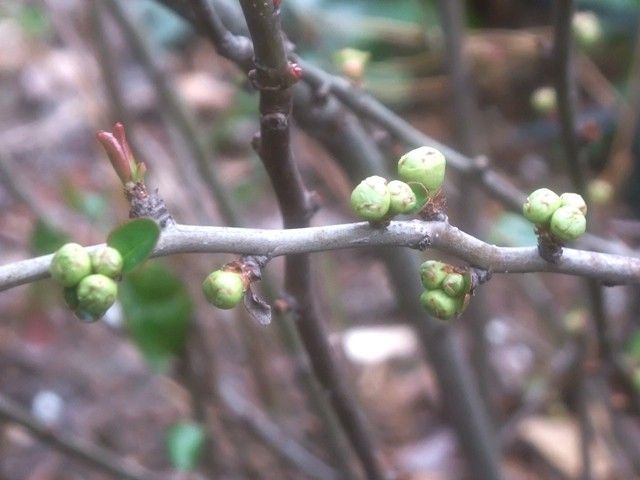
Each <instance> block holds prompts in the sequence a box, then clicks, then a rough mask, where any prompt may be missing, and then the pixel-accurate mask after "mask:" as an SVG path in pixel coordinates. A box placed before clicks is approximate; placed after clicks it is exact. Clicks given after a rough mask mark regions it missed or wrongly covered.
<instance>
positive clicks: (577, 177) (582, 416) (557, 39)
mask: <svg viewBox="0 0 640 480" xmlns="http://www.w3.org/2000/svg"><path fill="white" fill-rule="evenodd" d="M574 10H575V4H574V2H573V0H559V1H558V2H556V10H555V20H554V21H555V23H554V43H553V61H554V62H555V63H554V74H555V78H554V81H555V88H556V94H557V99H558V117H559V120H560V134H561V139H562V148H563V150H564V157H565V165H566V168H567V171H568V173H569V176H570V177H571V183H572V185H573V188H575V189H576V190H577V192H578V193H579V194H580V195H583V196H585V195H586V183H585V174H584V167H583V165H582V164H581V160H580V147H579V144H578V138H577V136H576V120H575V102H576V96H577V92H576V87H575V80H574V63H573V57H572V50H573V48H572V47H573V41H572V29H571V22H572V19H573V13H574ZM583 285H584V288H585V290H586V293H587V294H588V296H589V299H590V302H591V315H592V316H593V319H594V322H595V325H596V330H597V334H598V343H599V347H600V355H602V356H603V357H604V358H606V359H609V358H610V356H611V354H612V353H613V351H612V349H611V344H610V342H609V337H608V335H609V334H608V331H607V319H606V313H605V310H604V298H603V294H602V287H600V285H598V283H597V282H595V281H593V280H585V281H583ZM581 360H582V362H581V363H580V365H579V366H578V377H579V378H578V382H577V385H578V386H577V390H578V391H577V398H576V402H577V403H576V409H577V415H578V419H579V423H580V432H581V435H580V439H581V454H582V467H583V471H582V477H583V478H584V479H585V480H588V479H590V478H591V477H592V474H591V459H590V455H589V447H590V444H591V435H590V433H589V431H590V430H591V428H592V426H591V423H590V420H589V417H588V413H587V398H586V395H584V394H583V393H584V390H585V382H586V375H587V373H586V372H585V369H584V360H585V358H584V356H582V358H581Z"/></svg>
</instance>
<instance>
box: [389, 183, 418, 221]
mask: <svg viewBox="0 0 640 480" xmlns="http://www.w3.org/2000/svg"><path fill="white" fill-rule="evenodd" d="M387 188H388V189H389V194H390V195H391V203H390V205H389V211H390V212H391V213H409V212H410V211H411V210H413V209H414V207H415V206H416V194H415V193H413V190H411V187H410V186H409V185H407V184H406V183H404V182H401V181H400V180H392V181H390V182H389V184H388V185H387Z"/></svg>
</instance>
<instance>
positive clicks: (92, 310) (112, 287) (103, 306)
mask: <svg viewBox="0 0 640 480" xmlns="http://www.w3.org/2000/svg"><path fill="white" fill-rule="evenodd" d="M117 295H118V285H117V284H116V282H114V281H113V279H111V278H109V277H107V276H105V275H100V274H99V273H95V274H92V275H89V276H87V277H85V278H83V279H82V280H81V281H80V283H79V284H78V289H77V296H78V308H77V310H76V313H77V314H78V316H79V317H80V318H81V319H82V320H85V321H95V320H98V319H99V318H100V317H102V316H103V315H104V314H105V313H107V310H109V308H111V305H113V304H114V302H115V301H116V297H117Z"/></svg>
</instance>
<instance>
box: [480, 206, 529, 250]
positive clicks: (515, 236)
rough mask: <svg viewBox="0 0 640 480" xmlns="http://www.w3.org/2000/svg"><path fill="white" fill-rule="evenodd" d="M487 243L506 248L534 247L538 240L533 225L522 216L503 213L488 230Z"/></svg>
mask: <svg viewBox="0 0 640 480" xmlns="http://www.w3.org/2000/svg"><path fill="white" fill-rule="evenodd" d="M489 241H490V242H491V243H495V244H496V245H503V246H508V247H527V246H531V245H536V243H537V241H538V239H537V237H536V234H535V232H534V231H533V225H531V223H529V222H528V221H527V220H525V218H524V217H523V216H522V215H517V214H515V213H510V212H509V213H503V214H502V215H501V216H500V217H499V218H498V219H497V220H496V221H495V222H493V225H492V227H491V229H490V230H489Z"/></svg>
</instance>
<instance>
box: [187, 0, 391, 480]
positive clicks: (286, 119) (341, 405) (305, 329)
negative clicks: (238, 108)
mask: <svg viewBox="0 0 640 480" xmlns="http://www.w3.org/2000/svg"><path fill="white" fill-rule="evenodd" d="M198 3H200V6H201V7H202V6H204V3H202V2H198V1H195V2H192V4H193V5H196V8H197V5H198ZM278 3H279V2H278ZM240 5H241V7H242V10H243V13H244V17H245V19H246V21H247V26H248V28H249V32H250V35H251V39H252V41H253V49H254V59H253V64H254V69H253V70H251V71H250V72H249V78H250V80H251V81H252V83H253V85H254V86H255V87H256V88H257V89H258V90H259V92H260V135H259V137H256V138H254V147H255V149H256V152H257V153H258V154H259V156H260V158H261V159H262V163H263V164H264V167H265V169H266V171H267V173H268V175H269V178H270V180H271V184H272V186H273V189H274V191H275V194H276V197H277V200H278V204H279V207H280V211H281V212H282V218H283V223H284V227H285V228H294V227H307V226H308V225H309V220H310V218H311V216H312V214H313V212H314V211H315V205H314V204H313V201H312V195H311V194H310V193H309V192H308V191H307V190H306V188H305V185H304V183H303V182H302V178H301V176H300V172H299V170H298V167H297V165H296V163H295V161H294V159H293V156H292V153H291V145H290V133H291V132H290V114H291V108H292V105H293V101H292V92H291V88H290V87H291V85H293V84H294V83H295V81H296V80H297V78H298V76H299V74H300V72H299V69H298V67H297V66H296V65H294V64H291V63H290V62H289V61H288V59H287V55H286V53H287V51H286V50H287V49H286V46H285V42H284V38H283V34H282V31H281V26H280V10H279V8H278V6H277V5H275V3H271V2H255V1H251V0H240ZM285 289H286V291H287V293H288V294H289V295H291V297H292V302H293V305H292V306H291V307H292V308H291V310H292V312H293V313H294V315H295V316H297V317H298V321H297V322H296V325H297V326H298V329H299V332H300V337H301V338H302V341H303V343H304V345H305V347H306V349H307V353H308V355H309V359H310V361H311V365H312V366H313V369H314V371H315V373H316V375H317V377H318V379H319V381H320V382H321V383H322V385H323V386H324V388H325V389H326V390H327V392H328V393H329V394H330V399H331V402H332V404H333V407H334V408H335V410H336V413H337V415H338V418H339V419H340V422H341V424H342V426H343V428H344V430H345V433H346V434H347V436H348V437H349V439H350V440H351V443H352V445H353V447H354V450H355V452H356V453H357V455H358V457H359V459H360V461H361V462H362V466H363V468H364V470H365V472H366V474H367V477H368V478H370V479H372V480H375V479H384V478H385V474H384V469H383V466H382V464H381V463H380V459H379V458H378V455H379V454H378V452H377V448H376V445H375V442H374V440H373V437H372V435H371V432H370V431H369V429H368V426H367V425H366V421H365V418H364V416H363V414H362V412H361V411H360V409H359V407H358V405H357V404H356V402H355V400H354V399H353V397H352V396H351V394H350V392H349V390H348V387H347V385H346V384H345V381H344V378H345V377H344V375H342V372H341V371H340V368H339V364H338V363H337V362H336V361H335V359H334V358H333V353H332V350H331V345H330V344H329V339H328V332H327V331H326V327H325V325H324V323H323V320H322V319H321V318H320V316H319V313H318V311H317V308H316V305H315V298H314V297H315V295H314V290H313V288H312V285H311V272H310V259H309V256H308V255H305V254H298V255H292V256H290V257H288V258H287V259H286V263H285Z"/></svg>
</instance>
